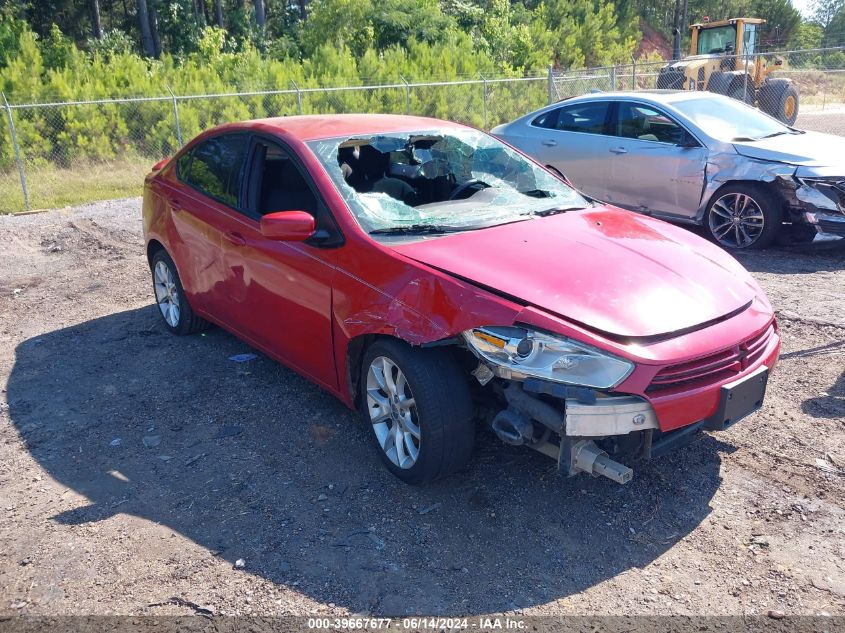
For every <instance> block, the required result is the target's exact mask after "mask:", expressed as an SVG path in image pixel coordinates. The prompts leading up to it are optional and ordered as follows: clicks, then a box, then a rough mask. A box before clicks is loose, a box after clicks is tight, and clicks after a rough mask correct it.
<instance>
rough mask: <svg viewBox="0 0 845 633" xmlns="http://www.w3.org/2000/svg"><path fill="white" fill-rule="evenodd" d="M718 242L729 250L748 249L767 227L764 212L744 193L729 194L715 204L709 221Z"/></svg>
mask: <svg viewBox="0 0 845 633" xmlns="http://www.w3.org/2000/svg"><path fill="white" fill-rule="evenodd" d="M707 221H708V223H709V225H710V232H711V233H712V234H713V237H715V238H716V241H717V242H719V244H721V245H723V246H727V247H729V248H747V247H749V246H751V245H752V244H754V242H756V241H757V240H758V239H759V237H760V235H761V234H762V233H763V229H764V228H765V226H766V219H765V216H764V215H763V210H762V209H761V208H760V205H759V204H758V203H757V201H756V200H754V198H752V197H751V196H749V195H747V194H744V193H729V194H726V195H724V196H722V197H721V198H719V199H718V200H716V202H714V203H713V205H712V206H711V207H710V214H709V217H708V219H707Z"/></svg>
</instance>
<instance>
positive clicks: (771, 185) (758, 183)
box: [702, 178, 788, 221]
mask: <svg viewBox="0 0 845 633" xmlns="http://www.w3.org/2000/svg"><path fill="white" fill-rule="evenodd" d="M737 185H742V186H746V187H749V186H750V187H764V188H765V189H766V190H767V191H768V192H769V193H772V194H774V195H775V196H776V197H777V199H778V201H779V202H780V209H779V210H780V212H781V215H782V216H783V217H786V210H787V206H788V205H787V201H786V198H784V197H783V194H782V193H781V191H780V190H779V188H778V187H777V186H776V184H775V181H766V180H752V179H744V178H733V179H731V180H726V181H724V182H721V183H719V186H718V187H717V188H716V189H715V190H714V191H713V193H712V194H710V197H709V198H707V200H705V202H704V205H702V208H703V210H704V215H703V216H702V221H706V214H707V210H708V209H709V208H710V204H711V203H712V202H713V201H714V200H716V199H717V198H718V196H719V195H720V194H721V193H722V192H723V191H724V190H725V189H728V188H730V187H735V186H737Z"/></svg>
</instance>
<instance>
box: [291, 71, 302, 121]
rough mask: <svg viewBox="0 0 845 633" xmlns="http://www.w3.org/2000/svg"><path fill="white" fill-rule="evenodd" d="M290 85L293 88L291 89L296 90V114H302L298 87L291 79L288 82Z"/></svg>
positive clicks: (300, 94) (300, 95)
mask: <svg viewBox="0 0 845 633" xmlns="http://www.w3.org/2000/svg"><path fill="white" fill-rule="evenodd" d="M290 84H291V85H292V86H293V89H294V90H296V113H297V114H302V93H301V92H300V91H299V86H298V85H297V83H296V82H295V81H294V80H293V79H291V80H290Z"/></svg>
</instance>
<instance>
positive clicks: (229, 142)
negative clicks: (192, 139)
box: [177, 134, 247, 207]
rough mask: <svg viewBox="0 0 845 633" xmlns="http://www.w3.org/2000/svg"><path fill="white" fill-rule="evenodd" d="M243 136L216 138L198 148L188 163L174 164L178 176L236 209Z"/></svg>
mask: <svg viewBox="0 0 845 633" xmlns="http://www.w3.org/2000/svg"><path fill="white" fill-rule="evenodd" d="M246 150H247V136H246V134H225V135H223V136H215V137H214V138H210V139H208V140H207V141H203V142H202V143H200V144H199V145H197V146H196V147H195V148H194V149H193V151H192V152H191V154H190V155H191V160H190V162H189V163H188V164H186V165H184V169H183V165H182V164H181V161H180V164H177V167H178V169H179V176H180V177H181V178H182V179H183V180H184V181H185V182H186V183H188V184H189V185H191V186H192V187H194V188H196V189H199V190H200V191H202V192H203V193H204V194H206V195H208V196H210V197H212V198H214V199H215V200H219V201H220V202H222V203H223V204H226V205H229V206H231V207H237V206H238V200H239V197H240V193H241V190H240V189H241V172H242V170H243V164H244V157H245V156H246Z"/></svg>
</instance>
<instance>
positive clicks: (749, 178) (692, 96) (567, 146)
mask: <svg viewBox="0 0 845 633" xmlns="http://www.w3.org/2000/svg"><path fill="white" fill-rule="evenodd" d="M492 132H493V134H495V135H496V136H498V137H499V138H501V139H502V140H504V141H506V142H507V143H510V144H511V145H514V146H515V147H517V148H518V149H520V150H522V151H523V152H525V153H526V154H528V155H530V156H533V157H534V158H535V159H536V160H538V161H540V162H541V163H543V164H544V165H547V166H548V167H550V168H552V169H554V170H556V171H558V172H559V173H560V174H562V175H563V176H564V177H565V178H567V179H568V180H569V181H571V182H572V183H573V184H574V185H575V187H577V188H578V189H580V190H581V191H582V192H584V193H585V194H587V195H588V196H591V197H592V198H595V199H597V200H602V201H604V202H609V203H611V204H614V205H617V206H620V207H623V208H626V209H630V210H633V211H639V212H641V213H646V214H649V215H654V216H657V217H661V218H664V219H667V220H672V221H676V222H686V223H694V224H700V225H703V226H704V227H705V228H706V229H707V230H708V232H709V233H710V235H711V236H712V237H713V239H714V240H716V241H717V242H718V243H719V244H721V245H722V246H724V247H727V248H733V249H740V248H763V247H765V246H767V245H769V244H771V243H772V242H773V241H774V240H776V239H777V240H778V241H779V242H781V243H795V242H808V241H812V239H813V238H814V237H815V235H816V234H817V233H819V232H823V233H831V234H834V235H840V236H845V139H843V138H841V137H838V136H831V135H828V134H820V133H816V132H804V131H801V130H797V129H795V128H792V127H788V126H786V125H784V124H783V123H781V122H779V121H777V120H776V119H774V118H772V117H770V116H768V115H766V114H763V113H761V112H759V111H758V110H756V109H754V108H752V107H750V106H747V105H745V104H744V103H741V102H739V101H736V100H735V99H730V98H728V97H724V96H721V95H716V94H713V93H708V92H681V91H670V90H654V91H642V92H630V93H618V92H614V93H593V94H589V95H585V96H582V97H575V98H571V99H566V100H564V101H561V102H558V103H555V104H553V105H550V106H546V107H545V108H542V109H540V110H537V111H535V112H532V113H530V114H527V115H525V116H523V117H521V118H519V119H517V120H515V121H513V122H511V123H507V124H505V125H500V126H498V127H496V128H494V129H493V130H492Z"/></svg>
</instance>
